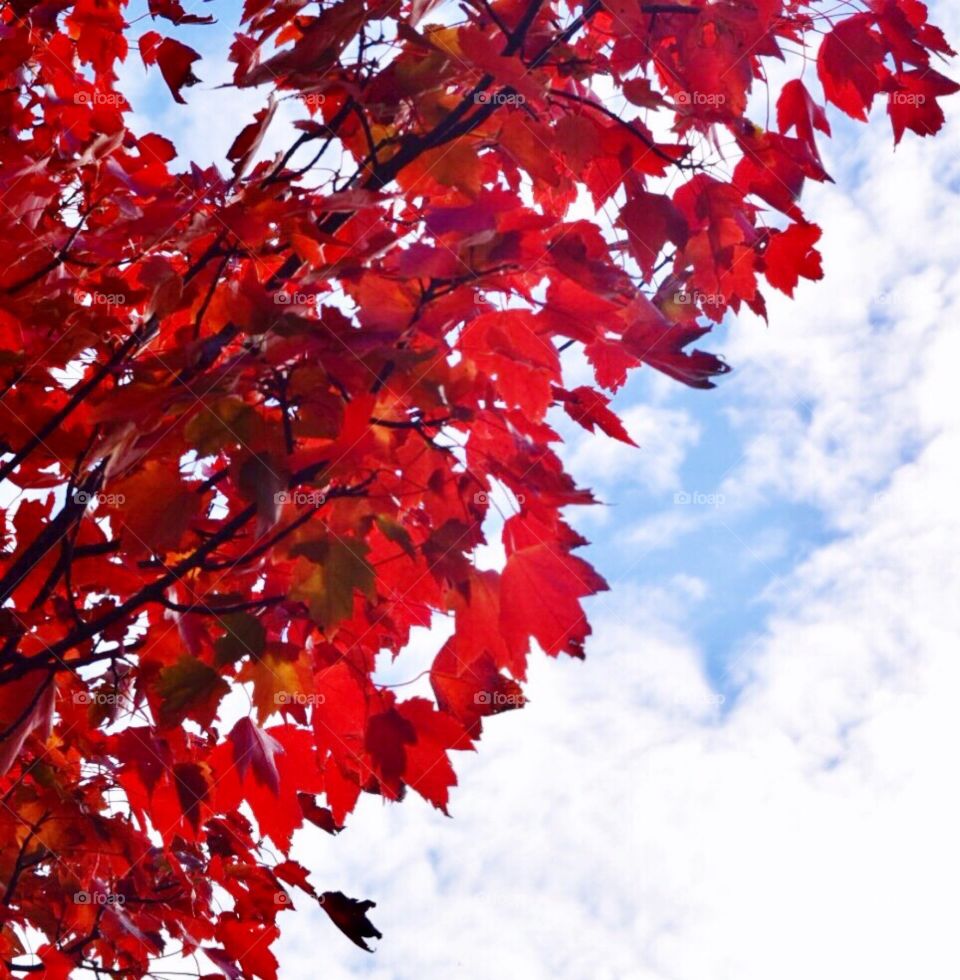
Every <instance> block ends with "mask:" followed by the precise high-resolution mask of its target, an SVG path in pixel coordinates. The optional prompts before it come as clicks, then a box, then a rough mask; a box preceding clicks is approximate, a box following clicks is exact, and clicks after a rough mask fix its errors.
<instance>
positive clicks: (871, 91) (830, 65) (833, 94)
mask: <svg viewBox="0 0 960 980" xmlns="http://www.w3.org/2000/svg"><path fill="white" fill-rule="evenodd" d="M884 54H885V51H884V47H883V44H882V40H881V38H880V36H879V35H878V34H877V32H876V30H875V29H874V27H873V18H872V17H871V16H870V15H869V14H855V15H854V16H853V17H850V18H848V19H847V20H843V21H841V22H840V23H839V24H837V25H836V26H835V27H834V28H833V30H831V31H830V32H829V33H828V34H827V36H826V37H825V38H824V39H823V43H822V44H821V45H820V51H819V53H818V55H817V73H818V74H819V76H820V81H821V82H822V83H823V91H824V94H825V95H826V96H827V98H828V99H829V100H830V101H831V102H832V103H833V104H834V105H836V106H839V107H840V108H841V109H843V111H844V112H845V113H847V115H848V116H853V118H854V119H863V120H866V118H867V111H868V110H869V109H870V106H871V105H872V104H873V99H874V97H875V96H876V94H877V93H878V92H879V91H880V88H881V86H882V85H883V79H884V74H885V72H886V69H885V68H884V66H883V59H884Z"/></svg>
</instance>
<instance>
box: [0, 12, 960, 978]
mask: <svg viewBox="0 0 960 980" xmlns="http://www.w3.org/2000/svg"><path fill="white" fill-rule="evenodd" d="M238 14H239V11H236V10H234V9H233V5H231V4H227V3H214V4H209V5H207V4H203V5H196V4H190V3H186V4H184V3H181V0H149V5H148V9H146V12H145V14H144V15H143V16H135V15H134V14H133V13H131V12H130V11H128V10H127V9H126V4H125V3H124V2H122V0H76V2H71V0H7V2H5V3H3V4H2V5H0V80H2V85H0V203H2V208H0V226H2V241H3V244H4V254H5V260H4V263H3V267H2V269H0V395H2V397H0V454H2V455H0V509H2V511H3V526H2V528H0V531H2V535H3V545H2V551H0V598H2V603H0V800H2V803H3V806H2V807H0V889H2V893H3V907H2V916H3V926H2V930H0V976H3V977H18V976H24V975H30V974H41V975H43V976H48V977H51V978H64V977H70V976H79V975H88V974H87V973H86V972H85V971H95V970H99V971H100V972H99V973H97V975H98V976H123V977H131V978H140V977H144V976H148V975H155V976H162V975H163V973H164V968H163V966H162V964H159V963H158V962H157V960H158V958H159V957H161V956H167V957H168V956H171V955H174V954H182V955H183V956H185V957H190V956H192V955H193V954H194V953H197V952H200V953H202V954H203V957H204V959H203V962H204V963H205V964H206V965H203V966H199V967H198V975H205V976H208V977H216V976H219V977H226V978H230V980H237V978H244V980H247V978H251V980H252V978H261V980H276V977H277V976H278V965H277V961H276V958H275V956H274V954H273V952H272V951H271V945H272V944H273V943H274V941H275V940H276V938H277V936H278V927H279V923H280V921H282V920H281V919H280V914H281V913H283V912H287V911H288V910H289V909H291V908H292V907H293V903H294V899H293V896H297V899H296V901H298V902H300V903H301V904H302V903H304V902H318V903H319V904H320V906H321V907H322V908H323V909H324V910H325V911H326V912H327V913H328V915H329V916H330V918H331V920H332V922H333V923H334V924H335V925H336V926H337V927H339V928H340V929H341V930H342V931H343V932H344V933H346V935H347V936H348V937H349V938H350V939H352V940H353V941H354V942H355V943H356V944H357V945H359V946H362V947H364V948H368V940H369V939H371V938H377V937H379V933H378V932H377V930H376V929H375V927H374V926H373V925H372V923H371V922H370V920H369V918H368V917H367V913H368V911H369V908H370V906H371V904H372V903H371V902H369V901H366V900H363V901H361V900H359V899H354V898H351V897H348V896H346V895H344V894H343V893H342V892H341V891H339V890H338V884H337V882H335V881H332V882H331V881H325V882H319V883H318V882H314V881H313V880H312V878H311V874H312V871H313V869H311V868H308V867H305V866H303V864H301V863H298V862H297V861H296V860H294V859H292V858H291V856H290V848H291V842H292V839H293V835H294V834H295V832H296V831H297V829H298V828H300V827H301V826H302V825H303V824H304V823H305V822H308V823H311V824H314V825H316V826H317V827H320V828H322V829H323V830H325V831H327V832H328V833H329V834H331V835H335V834H337V833H338V832H339V831H340V830H341V829H342V827H343V826H344V823H345V821H346V820H347V818H348V816H349V814H350V813H351V811H353V809H354V808H355V806H356V805H357V802H358V799H359V797H360V795H361V793H368V794H377V795H379V796H381V797H384V798H386V799H388V800H400V799H402V797H403V796H404V794H405V793H406V792H407V791H408V790H412V791H413V792H415V793H418V794H419V795H421V796H422V797H424V798H425V799H426V800H428V801H429V802H430V803H431V804H433V805H434V806H435V807H437V808H438V809H440V810H442V811H446V809H447V805H448V801H449V795H450V789H451V787H452V786H453V785H454V784H455V783H456V776H455V773H454V768H453V764H452V761H451V754H452V753H453V752H456V751H463V750H467V749H473V748H474V747H475V746H476V743H477V741H478V739H479V737H480V734H481V730H482V724H483V721H484V719H486V718H487V717H489V716H492V715H495V714H497V713H500V712H502V711H506V710H512V709H517V708H521V707H522V706H523V704H524V693H523V687H522V685H523V682H524V681H525V677H526V669H527V658H528V656H529V655H530V654H531V651H532V650H537V649H539V650H542V651H544V652H545V653H547V654H549V655H551V656H558V655H560V654H565V655H571V656H575V657H582V656H583V654H584V644H585V641H586V640H587V637H588V635H589V633H590V628H589V625H588V622H587V620H586V618H585V615H584V611H583V607H582V601H583V600H584V599H585V598H586V597H588V596H591V595H593V594H594V593H597V592H598V591H600V590H602V589H604V588H605V587H606V586H605V583H604V580H603V578H602V577H601V576H600V575H599V574H598V573H597V572H596V571H595V570H594V569H593V568H592V567H591V566H590V565H589V564H588V563H587V562H586V561H585V560H584V559H583V558H581V557H579V555H578V554H577V549H578V548H580V547H581V546H582V545H584V544H585V543H586V542H585V541H584V540H583V538H582V537H581V536H580V535H579V534H578V533H576V532H575V531H574V530H573V529H572V528H571V526H570V524H569V523H568V521H567V520H566V519H565V517H564V509H565V508H567V507H570V506H572V505H588V504H591V503H593V502H594V499H593V497H592V496H591V493H590V491H589V490H588V489H586V488H582V487H579V486H577V485H576V483H575V482H574V480H573V479H572V478H571V477H570V476H569V475H568V474H567V473H566V472H565V470H564V467H563V465H562V463H561V460H560V458H559V456H558V454H557V451H556V444H557V441H558V435H557V433H556V431H555V428H554V427H553V425H552V424H551V418H550V414H551V412H554V413H555V412H558V411H559V412H563V413H566V415H567V416H569V418H570V419H572V420H573V421H574V422H576V423H579V424H580V425H581V426H583V427H584V428H585V429H587V430H591V431H596V432H597V435H596V438H614V439H620V440H623V441H625V442H631V439H630V436H629V434H628V432H627V431H626V429H625V428H624V426H623V424H622V423H621V421H620V420H619V419H618V417H617V415H616V414H615V413H614V411H613V410H612V409H611V407H610V400H611V397H612V396H613V395H614V394H615V393H616V392H617V391H618V390H619V389H620V388H621V387H622V386H623V385H624V384H625V382H626V380H627V377H628V375H629V374H630V372H632V371H634V370H636V369H638V368H640V367H642V366H643V365H646V367H647V368H648V369H652V370H655V371H659V372H662V373H663V374H665V375H667V376H669V377H670V378H672V379H674V380H676V381H677V382H680V383H682V384H685V385H689V386H692V387H694V388H710V387H712V385H713V384H714V380H713V379H714V378H715V377H716V376H717V375H719V374H721V373H723V372H725V371H726V370H727V365H726V364H725V363H724V362H723V361H722V360H721V359H720V358H718V357H717V356H715V355H714V354H711V353H708V352H707V351H705V350H703V349H701V348H700V347H699V346H698V345H700V344H702V343H704V342H705V341H704V337H705V335H706V334H707V333H708V332H709V330H710V329H711V326H712V325H714V324H717V323H719V322H720V321H721V320H722V319H723V318H724V317H725V316H726V315H727V314H729V313H734V314H735V313H737V312H738V311H740V310H741V309H742V308H743V307H746V308H748V309H749V310H751V311H753V312H754V313H756V314H759V315H761V316H765V314H766V306H765V300H764V294H765V292H767V293H769V291H770V290H779V291H781V292H783V293H786V294H788V295H792V294H793V292H794V290H795V288H796V287H797V284H798V283H799V281H800V280H801V279H807V280H816V279H819V278H821V276H822V267H821V257H820V254H819V253H818V251H817V242H818V240H819V238H820V235H821V231H820V228H819V227H818V226H817V225H816V224H814V223H812V222H810V221H808V220H807V218H806V217H805V215H804V213H803V211H802V209H801V207H800V204H799V197H800V193H801V189H802V187H803V185H804V182H805V181H806V180H808V179H809V180H814V181H825V180H829V179H830V178H829V176H828V174H827V172H826V170H825V169H824V162H823V159H822V157H821V154H820V149H819V145H820V144H821V143H822V141H823V140H824V139H825V138H826V137H828V136H829V135H830V121H829V117H828V110H827V105H826V104H827V103H830V104H832V106H833V107H835V108H836V109H837V110H840V111H841V112H842V113H845V114H846V115H848V116H852V117H853V118H855V119H861V120H866V119H867V116H868V113H869V112H870V110H871V108H872V107H873V106H874V103H879V102H883V103H885V105H886V112H887V115H888V117H889V121H890V123H891V124H892V130H893V136H894V140H895V141H896V142H899V141H900V140H901V139H902V138H904V135H905V133H906V132H907V131H908V130H909V131H911V132H912V133H915V134H919V135H920V136H927V135H931V134H934V133H936V132H937V131H938V130H939V129H940V127H941V125H942V124H943V121H944V116H943V112H942V109H941V107H940V105H939V101H938V100H939V99H940V98H941V97H943V96H945V95H949V94H952V93H953V92H956V91H957V90H958V86H957V85H956V84H954V83H953V82H952V81H950V80H949V79H948V78H947V77H946V76H945V75H943V74H941V73H940V71H939V70H937V68H935V67H934V65H935V64H939V63H940V62H941V61H942V60H943V59H944V58H945V57H947V56H949V55H951V54H952V53H953V52H952V51H951V49H950V47H949V45H948V43H947V41H946V40H945V38H944V36H943V34H942V33H941V32H940V30H938V29H937V28H936V27H935V26H933V25H931V24H930V23H928V20H927V10H926V8H925V6H924V5H923V4H922V3H920V2H918V0H866V2H864V3H840V4H834V3H820V2H812V0H811V2H806V0H805V2H801V0H713V2H706V0H676V2H668V3H659V2H658V3H652V2H644V0H585V2H571V3H569V4H567V3H562V2H560V0H464V2H463V3H460V4H457V5H454V4H452V3H443V4H437V3H436V2H433V0H400V2H395V0H391V2H386V0H336V2H329V0H323V2H321V3H308V2H306V0H246V3H245V5H244V7H243V10H242V15H240V23H239V25H238V29H237V32H236V34H235V36H234V38H233V42H232V45H231V46H230V49H229V60H230V62H231V64H232V66H233V78H232V86H234V87H235V88H236V89H239V90H248V91H249V103H250V114H249V117H248V118H247V119H243V120H238V132H237V133H236V136H235V138H234V139H233V141H232V143H231V144H230V145H229V146H228V147H223V148H221V152H222V153H223V154H224V157H225V159H226V160H228V161H229V163H230V166H231V170H229V171H227V172H223V171H222V170H221V169H218V168H217V167H216V166H213V165H209V164H206V165H198V164H191V163H190V162H188V161H182V160H181V159H180V158H179V157H178V154H177V149H176V147H175V145H174V143H173V142H172V141H171V139H170V138H169V135H164V134H161V133H154V132H148V131H146V127H145V126H144V125H143V122H142V118H138V117H137V116H135V115H134V114H133V113H132V111H131V106H130V105H129V104H128V102H127V99H126V98H125V96H124V93H123V91H122V90H121V89H120V88H119V87H118V70H119V67H120V64H121V62H123V61H125V60H126V59H128V58H131V59H140V60H141V61H142V62H143V65H144V66H145V70H146V71H148V72H150V73H159V76H160V77H162V80H163V82H165V83H166V88H167V89H168V90H169V98H170V99H172V100H174V101H175V102H177V103H188V102H189V101H190V98H191V87H192V86H195V85H197V84H199V83H200V82H199V79H200V78H202V77H203V71H204V66H203V61H202V59H201V58H200V56H199V54H198V53H197V52H196V51H195V50H194V49H193V48H191V47H190V46H189V45H188V44H187V43H186V42H185V40H183V37H184V31H185V29H189V30H191V31H193V30H195V29H197V28H199V27H200V26H202V25H204V24H212V23H213V22H214V18H215V17H221V18H224V17H225V18H228V19H229V18H231V17H237V16H238ZM208 29H210V30H216V29H220V28H215V27H213V26H210V27H209V28H208ZM195 43H196V42H195ZM774 61H783V63H784V65H785V66H786V75H784V68H783V67H780V68H778V69H776V71H775V77H777V78H780V77H789V80H788V81H786V83H785V84H777V85H774V84H773V83H772V82H771V81H770V80H769V77H770V76H769V74H768V73H769V71H770V68H771V66H772V64H773V62H774ZM198 76H199V77H198ZM291 105H292V106H294V107H295V108H296V112H295V116H296V122H295V127H294V128H293V129H291V130H290V132H289V143H288V149H287V150H286V152H283V153H280V154H277V155H270V154H267V153H265V152H263V147H264V139H265V138H266V137H267V136H268V135H269V136H270V137H271V138H272V137H273V134H274V133H275V132H276V130H277V127H280V126H288V123H286V122H284V121H283V119H285V118H286V117H287V115H289V109H290V106H291ZM281 108H282V109H283V112H278V110H280V109H281ZM182 111H184V112H186V111H188V110H187V109H183V110H182ZM831 111H832V110H831ZM751 113H752V115H751ZM285 114H286V115H285ZM271 127H273V128H272V129H271ZM578 214H580V215H582V214H587V215H591V217H577V216H576V215H578ZM572 358H575V359H578V360H579V359H585V363H587V364H588V365H589V369H590V372H591V373H592V383H590V384H583V385H573V384H572V383H570V382H569V381H567V380H565V379H566V378H567V377H569V374H570V372H569V371H565V370H564V368H565V366H566V365H568V364H569V362H570V359H572ZM580 363H581V364H582V363H584V362H583V361H582V360H581V361H580ZM494 492H496V493H497V494H499V495H501V496H502V497H503V499H504V500H505V501H508V504H506V505H505V507H504V508H499V509H500V510H501V511H505V512H504V513H501V514H499V515H498V517H499V519H500V520H502V531H501V533H500V543H501V545H502V549H503V555H504V559H503V562H502V564H501V566H500V567H499V568H490V567H483V566H482V565H478V563H477V561H476V553H477V549H478V548H479V547H480V546H481V545H483V544H485V543H488V538H489V536H490V530H489V529H490V527H491V523H492V522H491V521H490V520H488V519H487V518H488V517H493V516H494V513H495V511H496V509H497V508H494V507H493V504H492V503H491V494H493V493H494ZM437 616H443V617H446V618H448V619H449V621H450V624H451V628H450V635H449V638H448V639H446V640H445V641H444V642H443V643H442V645H441V644H438V645H439V649H438V650H437V651H436V655H435V657H434V658H433V660H432V664H431V665H430V667H429V671H428V677H427V678H426V679H425V682H424V683H423V684H422V685H421V689H420V693H417V694H408V693H405V692H404V689H403V687H402V686H401V687H392V686H390V685H387V684H385V683H383V682H382V681H381V680H380V679H379V678H378V675H377V668H378V663H379V665H380V666H382V665H383V662H384V658H388V659H389V658H390V657H392V656H396V655H398V654H400V653H401V652H402V651H403V650H404V648H405V647H406V646H407V644H408V642H409V639H410V635H411V629H412V628H413V627H415V626H428V625H430V623H431V622H432V621H433V620H434V618H435V617H437ZM426 681H428V684H427V683H426ZM584 722H585V724H589V719H585V720H584ZM331 846H333V844H331ZM198 962H200V961H199V960H198Z"/></svg>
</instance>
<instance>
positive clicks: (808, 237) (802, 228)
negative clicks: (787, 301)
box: [763, 224, 823, 296]
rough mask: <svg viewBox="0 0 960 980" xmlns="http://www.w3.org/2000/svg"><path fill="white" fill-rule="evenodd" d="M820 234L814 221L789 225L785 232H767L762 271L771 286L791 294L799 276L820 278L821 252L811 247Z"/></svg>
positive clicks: (821, 275)
mask: <svg viewBox="0 0 960 980" xmlns="http://www.w3.org/2000/svg"><path fill="white" fill-rule="evenodd" d="M821 234H822V233H821V231H820V228H819V227H818V226H817V225H813V224H792V225H790V227H789V228H787V230H786V231H773V232H771V233H770V241H769V244H768V245H767V248H766V251H765V252H764V253H763V257H764V274H765V275H766V277H767V279H768V280H769V282H770V285H771V286H776V288H777V289H779V290H781V291H783V292H785V293H786V294H787V295H788V296H792V295H793V291H794V289H795V288H796V286H797V283H798V282H799V280H800V277H801V276H803V278H804V279H822V278H823V266H822V265H821V257H820V253H819V252H818V251H817V250H816V249H815V248H814V247H813V246H814V245H815V244H816V243H817V242H818V241H819V240H820V235H821Z"/></svg>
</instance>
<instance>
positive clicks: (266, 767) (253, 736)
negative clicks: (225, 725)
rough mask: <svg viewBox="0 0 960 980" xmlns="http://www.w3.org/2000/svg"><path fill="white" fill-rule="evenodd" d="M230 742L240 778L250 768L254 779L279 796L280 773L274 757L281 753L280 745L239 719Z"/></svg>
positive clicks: (248, 720)
mask: <svg viewBox="0 0 960 980" xmlns="http://www.w3.org/2000/svg"><path fill="white" fill-rule="evenodd" d="M230 741H231V743H232V744H233V756H234V759H235V760H236V764H237V770H238V771H239V773H240V778H241V779H242V778H243V776H244V774H245V773H246V771H247V769H250V768H252V770H253V776H254V779H256V780H257V782H258V783H261V784H262V785H264V786H267V787H269V789H270V790H271V791H272V792H273V793H274V794H275V795H277V796H279V794H280V773H279V772H278V771H277V764H276V762H275V761H274V756H275V755H276V754H277V752H283V748H282V746H281V745H280V743H279V742H278V741H277V740H276V739H275V738H272V737H271V736H270V735H268V734H267V733H266V732H265V731H264V730H263V729H262V728H257V726H256V725H255V724H254V723H253V722H252V721H251V720H250V719H249V718H241V719H240V720H239V721H238V722H237V723H236V725H234V726H233V729H232V730H231V732H230Z"/></svg>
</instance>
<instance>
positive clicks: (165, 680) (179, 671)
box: [154, 654, 230, 728]
mask: <svg viewBox="0 0 960 980" xmlns="http://www.w3.org/2000/svg"><path fill="white" fill-rule="evenodd" d="M154 690H155V691H156V694H157V696H158V697H159V699H160V704H159V707H158V710H157V723H158V724H159V725H160V727H161V728H172V727H174V726H176V725H179V724H181V723H182V722H183V721H184V720H185V719H187V718H190V719H192V720H194V721H196V722H198V723H199V724H200V725H202V726H203V727H204V728H209V727H210V725H211V724H213V720H214V718H215V717H216V715H217V706H218V705H219V703H220V699H221V698H222V697H223V696H224V695H225V694H226V693H227V692H228V691H229V690H230V687H229V685H228V684H227V682H226V681H225V680H224V679H223V678H222V677H221V676H220V675H219V674H218V673H217V672H216V671H215V670H214V669H213V667H211V666H209V664H205V663H204V662H203V661H202V660H198V659H197V658H196V657H191V656H190V655H189V654H184V655H183V656H182V657H181V658H180V659H179V660H178V661H177V662H176V663H175V664H173V666H171V667H164V668H163V670H161V671H160V674H159V675H158V677H157V681H156V685H155V688H154Z"/></svg>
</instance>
